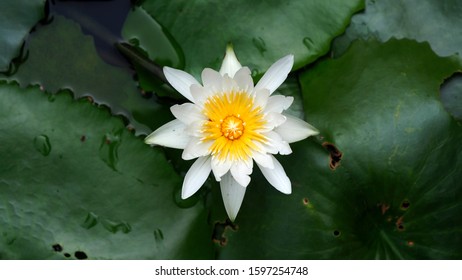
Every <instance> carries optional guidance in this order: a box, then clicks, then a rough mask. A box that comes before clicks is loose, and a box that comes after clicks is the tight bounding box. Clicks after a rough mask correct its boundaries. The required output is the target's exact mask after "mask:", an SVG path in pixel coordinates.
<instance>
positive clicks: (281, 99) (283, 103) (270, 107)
mask: <svg viewBox="0 0 462 280" xmlns="http://www.w3.org/2000/svg"><path fill="white" fill-rule="evenodd" d="M293 102H294V98H293V97H292V96H283V95H273V96H271V97H270V98H269V99H268V104H267V105H266V107H265V112H276V113H282V111H284V110H287V109H288V108H289V107H290V105H292V103H293Z"/></svg>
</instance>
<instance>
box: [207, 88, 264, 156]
mask: <svg viewBox="0 0 462 280" xmlns="http://www.w3.org/2000/svg"><path fill="white" fill-rule="evenodd" d="M203 114H204V115H205V116H206V117H207V119H208V120H207V121H205V122H204V124H203V125H202V129H201V131H200V132H201V134H202V137H201V141H202V142H211V146H210V148H209V152H210V154H211V155H212V156H214V157H218V159H219V160H247V159H248V158H249V157H252V155H253V151H259V150H260V149H261V147H262V145H261V144H265V143H267V138H266V136H264V135H263V134H262V131H264V128H265V124H266V120H265V119H264V115H263V112H262V110H261V108H260V107H254V103H253V98H252V96H251V95H250V94H248V93H247V92H245V91H238V92H234V91H233V92H225V93H218V94H216V95H213V96H211V97H209V98H208V99H207V100H206V101H205V103H204V110H203Z"/></svg>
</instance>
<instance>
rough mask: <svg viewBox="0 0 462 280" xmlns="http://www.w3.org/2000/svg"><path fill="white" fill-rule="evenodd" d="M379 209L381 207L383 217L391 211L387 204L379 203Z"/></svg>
mask: <svg viewBox="0 0 462 280" xmlns="http://www.w3.org/2000/svg"><path fill="white" fill-rule="evenodd" d="M377 206H378V207H380V211H381V212H382V215H385V213H386V212H387V211H388V209H390V205H389V204H386V203H379V204H377Z"/></svg>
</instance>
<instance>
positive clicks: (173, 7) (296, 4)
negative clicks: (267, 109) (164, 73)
mask: <svg viewBox="0 0 462 280" xmlns="http://www.w3.org/2000/svg"><path fill="white" fill-rule="evenodd" d="M363 6H364V1H362V0H351V1H341V0H334V1H322V0H311V1H306V0H300V1H285V2H281V1H277V0H272V1H262V2H255V1H246V0H238V1H225V2H220V4H219V5H218V4H217V3H216V1H202V2H200V3H199V2H191V1H188V0H181V1H150V0H147V1H143V4H142V7H143V8H144V9H146V11H147V12H148V13H149V14H151V15H152V16H154V18H155V19H156V20H157V21H158V22H159V23H160V24H161V25H162V26H164V27H165V28H166V29H167V30H168V31H169V32H170V34H171V35H172V36H173V37H174V38H175V40H176V41H177V42H178V43H179V45H180V46H181V48H182V49H183V52H184V54H185V57H186V61H185V63H186V66H185V70H186V71H187V72H189V73H192V74H193V75H195V76H196V77H199V76H200V73H201V71H202V69H203V68H204V67H210V68H213V69H218V68H219V67H220V64H221V60H222V58H223V55H224V49H225V47H226V45H227V44H228V43H232V44H233V45H234V49H235V50H236V54H237V56H238V57H239V59H240V61H241V62H242V63H243V64H244V65H248V66H250V68H251V69H253V70H254V75H255V76H259V75H261V74H262V73H263V72H264V71H266V69H268V67H269V66H270V65H271V63H272V62H274V61H276V60H277V59H279V58H281V57H283V56H284V55H286V54H288V53H292V54H294V55H295V69H298V68H300V67H302V66H304V65H306V64H308V63H310V62H312V61H314V60H316V59H317V58H318V57H320V56H322V55H323V54H325V53H326V52H327V51H328V50H329V48H330V42H331V40H332V39H333V38H334V37H335V36H337V35H339V34H341V33H342V32H343V31H344V29H345V28H346V26H347V25H348V23H349V20H350V17H351V15H352V14H353V13H354V12H357V11H359V10H361V9H362V8H363Z"/></svg>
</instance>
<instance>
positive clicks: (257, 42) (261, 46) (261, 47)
mask: <svg viewBox="0 0 462 280" xmlns="http://www.w3.org/2000/svg"><path fill="white" fill-rule="evenodd" d="M252 43H253V45H254V46H255V47H256V48H257V50H258V51H259V52H260V54H261V55H263V53H264V52H266V43H265V41H263V39H262V38H261V37H258V38H253V39H252Z"/></svg>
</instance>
